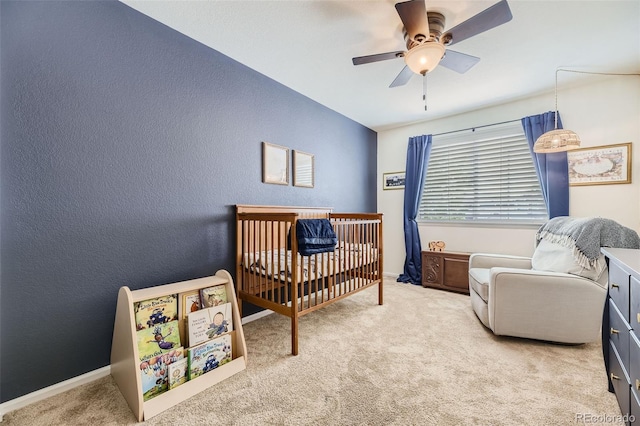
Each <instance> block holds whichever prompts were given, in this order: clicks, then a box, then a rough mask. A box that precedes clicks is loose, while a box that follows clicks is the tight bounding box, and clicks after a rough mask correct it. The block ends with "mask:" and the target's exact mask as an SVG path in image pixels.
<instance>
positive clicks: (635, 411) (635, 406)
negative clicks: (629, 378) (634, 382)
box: [627, 390, 640, 425]
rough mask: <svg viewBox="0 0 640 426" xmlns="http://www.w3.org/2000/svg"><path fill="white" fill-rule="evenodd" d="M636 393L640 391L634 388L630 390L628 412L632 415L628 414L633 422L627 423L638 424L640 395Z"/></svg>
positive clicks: (639, 421)
mask: <svg viewBox="0 0 640 426" xmlns="http://www.w3.org/2000/svg"><path fill="white" fill-rule="evenodd" d="M638 393H640V391H636V390H632V391H631V398H630V399H631V401H630V403H631V404H630V405H631V411H630V414H631V416H633V417H631V416H629V420H632V419H633V423H631V422H628V423H627V424H631V425H640V395H638Z"/></svg>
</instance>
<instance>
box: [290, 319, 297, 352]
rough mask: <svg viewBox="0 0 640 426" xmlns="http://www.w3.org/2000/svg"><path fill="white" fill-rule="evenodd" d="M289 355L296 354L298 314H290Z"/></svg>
mask: <svg viewBox="0 0 640 426" xmlns="http://www.w3.org/2000/svg"><path fill="white" fill-rule="evenodd" d="M291 355H298V315H297V314H294V315H293V316H291Z"/></svg>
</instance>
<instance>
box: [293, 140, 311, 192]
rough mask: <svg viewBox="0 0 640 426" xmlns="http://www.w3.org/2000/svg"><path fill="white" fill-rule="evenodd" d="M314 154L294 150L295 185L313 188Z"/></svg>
mask: <svg viewBox="0 0 640 426" xmlns="http://www.w3.org/2000/svg"><path fill="white" fill-rule="evenodd" d="M313 163H314V156H313V155H311V154H307V153H306V152H302V151H298V150H295V149H294V150H293V186H301V187H303V188H313V184H314V164H313Z"/></svg>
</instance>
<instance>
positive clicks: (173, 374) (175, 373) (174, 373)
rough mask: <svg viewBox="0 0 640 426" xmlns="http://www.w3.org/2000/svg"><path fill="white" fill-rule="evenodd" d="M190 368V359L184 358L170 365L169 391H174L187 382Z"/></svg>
mask: <svg viewBox="0 0 640 426" xmlns="http://www.w3.org/2000/svg"><path fill="white" fill-rule="evenodd" d="M188 367H189V359H188V358H182V359H179V360H177V361H176V362H174V363H171V364H169V370H168V375H169V389H173V388H175V387H177V386H180V385H181V384H183V383H185V382H186V381H187V370H188Z"/></svg>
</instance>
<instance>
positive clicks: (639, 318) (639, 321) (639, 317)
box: [637, 312, 640, 324]
mask: <svg viewBox="0 0 640 426" xmlns="http://www.w3.org/2000/svg"><path fill="white" fill-rule="evenodd" d="M637 315H638V324H640V312H638V313H637Z"/></svg>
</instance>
